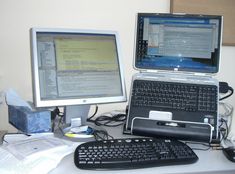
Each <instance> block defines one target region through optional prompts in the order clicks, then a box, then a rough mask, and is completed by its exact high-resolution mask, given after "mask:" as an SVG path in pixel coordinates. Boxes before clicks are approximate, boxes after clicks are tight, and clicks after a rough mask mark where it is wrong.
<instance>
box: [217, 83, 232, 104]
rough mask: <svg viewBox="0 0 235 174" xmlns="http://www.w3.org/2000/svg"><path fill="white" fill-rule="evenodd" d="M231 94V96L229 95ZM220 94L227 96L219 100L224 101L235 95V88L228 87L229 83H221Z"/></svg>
mask: <svg viewBox="0 0 235 174" xmlns="http://www.w3.org/2000/svg"><path fill="white" fill-rule="evenodd" d="M228 92H229V94H227V93H228ZM219 93H221V94H227V95H225V96H224V97H222V98H220V99H219V100H220V101H222V100H224V99H226V98H228V97H230V96H231V95H233V88H232V87H231V86H229V85H228V83H227V82H219Z"/></svg>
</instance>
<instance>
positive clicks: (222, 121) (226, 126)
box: [220, 118, 229, 140]
mask: <svg viewBox="0 0 235 174" xmlns="http://www.w3.org/2000/svg"><path fill="white" fill-rule="evenodd" d="M220 121H221V123H222V124H223V123H224V124H225V129H224V130H221V129H222V125H221V128H220V130H221V131H225V135H224V134H223V133H222V132H221V133H222V135H223V139H224V140H226V139H227V138H228V129H229V128H228V123H227V121H226V120H225V119H223V118H221V119H220Z"/></svg>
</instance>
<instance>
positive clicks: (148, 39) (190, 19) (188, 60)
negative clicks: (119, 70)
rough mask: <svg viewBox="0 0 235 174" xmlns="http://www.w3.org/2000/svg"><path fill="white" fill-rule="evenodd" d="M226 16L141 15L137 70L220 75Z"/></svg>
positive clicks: (139, 15) (138, 17) (137, 44)
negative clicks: (222, 38) (222, 39)
mask: <svg viewBox="0 0 235 174" xmlns="http://www.w3.org/2000/svg"><path fill="white" fill-rule="evenodd" d="M221 33H222V16H212V15H188V14H187V15H186V14H184V15H179V14H158V13H139V14H138V16H137V32H136V52H135V67H136V68H137V69H152V70H175V71H189V72H201V73H216V72H218V71H219V59H220V48H221V37H222V34H221Z"/></svg>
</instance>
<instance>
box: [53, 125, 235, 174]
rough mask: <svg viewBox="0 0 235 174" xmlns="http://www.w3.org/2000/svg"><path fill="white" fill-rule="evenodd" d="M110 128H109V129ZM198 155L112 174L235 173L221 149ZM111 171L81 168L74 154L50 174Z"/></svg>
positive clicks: (118, 135) (118, 133)
mask: <svg viewBox="0 0 235 174" xmlns="http://www.w3.org/2000/svg"><path fill="white" fill-rule="evenodd" d="M107 130H108V129H107ZM108 132H109V133H110V134H111V135H113V136H114V137H115V138H121V137H128V135H122V133H121V129H120V127H119V128H114V129H109V130H108ZM195 153H196V154H197V155H198V157H199V160H198V161H197V162H196V163H194V164H187V165H174V166H164V167H152V168H143V169H134V170H112V171H111V173H112V174H116V173H123V174H124V173H127V172H128V173H129V174H132V173H133V174H138V173H141V174H150V173H153V174H156V171H157V174H165V173H168V174H183V173H184V174H196V173H199V174H200V173H201V174H202V173H204V174H235V163H232V162H230V161H229V160H227V158H225V156H224V155H223V153H222V151H220V150H207V151H199V150H195ZM84 172H85V173H87V174H89V173H102V174H104V173H110V170H108V171H97V170H80V169H78V168H77V167H76V166H75V165H74V162H73V154H70V155H68V156H66V157H65V158H64V159H63V160H62V161H61V162H60V164H59V165H58V166H57V168H56V169H54V170H53V171H51V172H50V174H65V173H69V174H75V173H76V174H77V173H84Z"/></svg>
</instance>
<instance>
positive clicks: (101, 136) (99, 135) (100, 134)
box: [93, 129, 114, 141]
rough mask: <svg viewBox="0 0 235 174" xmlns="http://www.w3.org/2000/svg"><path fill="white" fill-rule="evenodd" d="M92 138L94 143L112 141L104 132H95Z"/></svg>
mask: <svg viewBox="0 0 235 174" xmlns="http://www.w3.org/2000/svg"><path fill="white" fill-rule="evenodd" d="M93 135H94V138H95V140H96V141H99V140H108V139H110V138H111V139H114V138H113V137H112V136H111V135H109V134H108V132H107V131H106V130H95V129H94V132H93Z"/></svg>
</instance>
